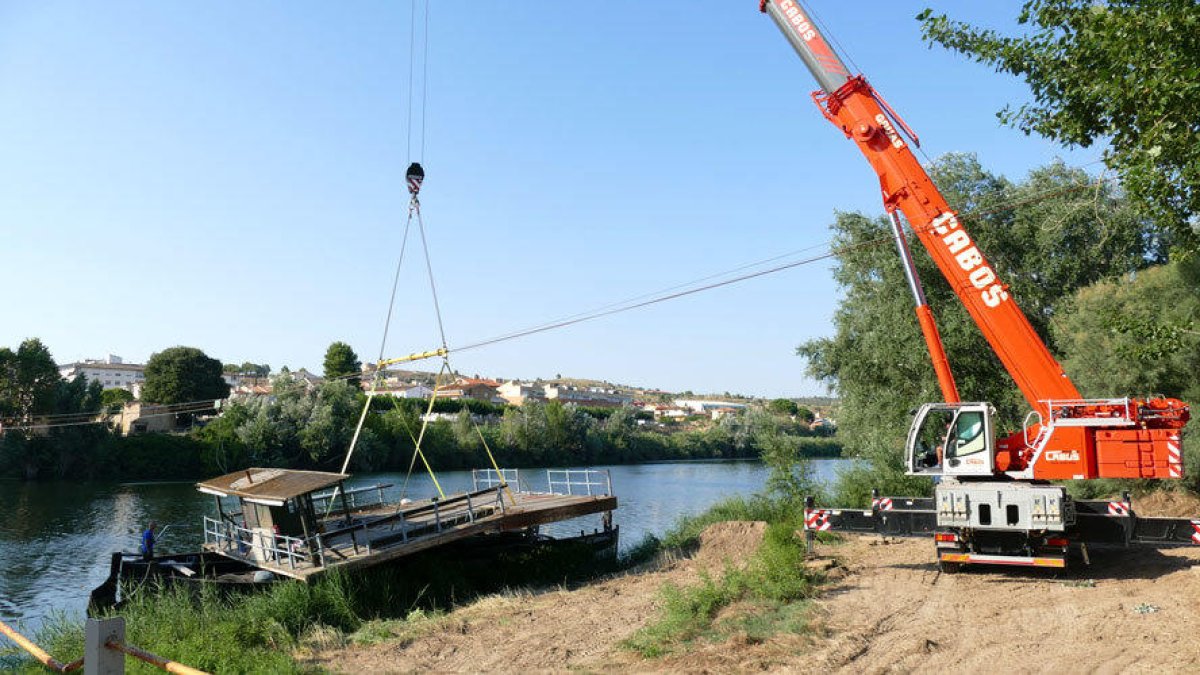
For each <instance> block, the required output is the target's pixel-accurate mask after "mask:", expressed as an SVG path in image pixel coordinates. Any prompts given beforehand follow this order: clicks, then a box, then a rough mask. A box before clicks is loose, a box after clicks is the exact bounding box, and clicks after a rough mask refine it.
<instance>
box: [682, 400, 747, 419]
mask: <svg viewBox="0 0 1200 675" xmlns="http://www.w3.org/2000/svg"><path fill="white" fill-rule="evenodd" d="M675 405H676V406H677V407H680V408H687V409H689V410H691V411H692V413H694V414H696V415H707V414H709V413H711V412H712V411H714V410H717V409H719V408H733V409H734V410H740V409H742V408H745V407H746V405H745V404H744V403H731V402H729V401H700V400H692V399H676V401H675Z"/></svg>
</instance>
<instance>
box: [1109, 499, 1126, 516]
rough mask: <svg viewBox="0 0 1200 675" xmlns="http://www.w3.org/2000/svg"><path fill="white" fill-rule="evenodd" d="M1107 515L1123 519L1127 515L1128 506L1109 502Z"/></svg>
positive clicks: (1122, 503) (1123, 503)
mask: <svg viewBox="0 0 1200 675" xmlns="http://www.w3.org/2000/svg"><path fill="white" fill-rule="evenodd" d="M1108 515H1110V516H1121V517H1125V516H1128V515H1129V504H1127V503H1125V502H1109V503H1108Z"/></svg>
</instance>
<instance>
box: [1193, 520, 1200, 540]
mask: <svg viewBox="0 0 1200 675" xmlns="http://www.w3.org/2000/svg"><path fill="white" fill-rule="evenodd" d="M1192 543H1193V544H1200V520H1193V521H1192Z"/></svg>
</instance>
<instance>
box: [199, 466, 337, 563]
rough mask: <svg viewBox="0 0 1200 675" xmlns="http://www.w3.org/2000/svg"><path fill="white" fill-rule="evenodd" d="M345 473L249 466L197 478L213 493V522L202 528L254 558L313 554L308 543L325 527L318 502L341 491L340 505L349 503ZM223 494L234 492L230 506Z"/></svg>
mask: <svg viewBox="0 0 1200 675" xmlns="http://www.w3.org/2000/svg"><path fill="white" fill-rule="evenodd" d="M349 477H350V476H349V475H347V474H342V473H327V472H323V471H297V470H293V469H259V468H254V469H245V470H243V471H235V472H234V473H230V474H226V475H224V476H220V477H218V478H213V479H210V480H206V481H204V482H202V483H197V484H196V488H197V489H198V490H200V492H203V493H205V494H210V495H213V496H214V497H215V498H216V503H217V515H218V517H217V522H216V523H207V522H206V529H210V528H209V527H208V526H209V525H212V526H213V527H212V528H211V529H213V530H214V531H220V532H221V533H222V534H223V535H225V536H227V537H229V538H230V539H232V540H233V542H234V543H235V544H236V549H237V552H238V553H239V554H241V556H244V557H246V558H248V559H250V560H253V561H255V562H270V561H280V560H283V559H284V558H289V557H296V556H297V555H299V554H303V555H305V556H306V557H308V558H310V559H312V558H313V556H315V555H316V551H315V550H313V548H312V547H311V546H307V543H308V542H310V541H312V539H313V537H314V536H316V535H320V534H322V533H323V532H324V529H325V523H323V521H324V520H325V519H324V518H323V517H319V516H318V513H320V515H321V516H324V515H325V514H326V513H327V511H326V509H325V508H324V507H325V505H324V504H319V502H322V501H330V502H331V501H332V499H331V498H334V497H336V496H340V498H341V499H340V501H341V502H342V504H341V506H342V508H341V509H339V511H340V512H341V513H343V514H345V513H347V512H348V511H349V510H350V507H349V505H348V504H347V503H346V491H345V485H344V484H343V481H345V480H346V479H347V478H349ZM329 488H336V489H335V490H334V493H332V494H329V495H322V496H317V497H316V498H314V495H315V494H316V493H317V492H320V491H322V490H328V489H329ZM225 498H236V500H237V502H236V504H237V506H236V507H233V508H231V507H230V505H229V504H227V501H228V500H227V499H225ZM329 505H330V506H332V503H330V504H329ZM318 508H320V509H321V510H320V511H318ZM209 520H211V519H206V521H209ZM313 562H316V561H315V559H313Z"/></svg>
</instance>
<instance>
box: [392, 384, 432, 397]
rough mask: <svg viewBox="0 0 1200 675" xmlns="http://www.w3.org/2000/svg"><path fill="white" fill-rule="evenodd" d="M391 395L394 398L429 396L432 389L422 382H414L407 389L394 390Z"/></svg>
mask: <svg viewBox="0 0 1200 675" xmlns="http://www.w3.org/2000/svg"><path fill="white" fill-rule="evenodd" d="M392 395H393V396H395V397H396V398H429V397H430V396H433V390H432V389H430V388H429V387H426V386H425V385H423V384H414V385H413V386H411V387H409V388H407V389H398V390H395V393H394V394H392Z"/></svg>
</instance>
